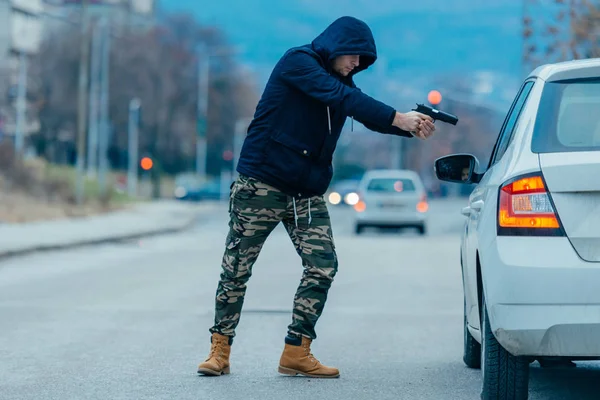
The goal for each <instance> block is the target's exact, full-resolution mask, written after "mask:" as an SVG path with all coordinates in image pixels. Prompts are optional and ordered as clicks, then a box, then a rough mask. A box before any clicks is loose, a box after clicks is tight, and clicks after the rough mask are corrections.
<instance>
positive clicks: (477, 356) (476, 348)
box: [463, 301, 481, 369]
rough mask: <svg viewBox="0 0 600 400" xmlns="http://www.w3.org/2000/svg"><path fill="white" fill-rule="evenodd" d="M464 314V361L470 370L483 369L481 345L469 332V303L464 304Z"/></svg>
mask: <svg viewBox="0 0 600 400" xmlns="http://www.w3.org/2000/svg"><path fill="white" fill-rule="evenodd" d="M463 309H464V312H463V316H464V328H463V331H464V332H463V336H464V341H463V343H464V350H463V361H464V363H465V365H466V366H467V367H469V368H475V369H478V368H481V344H479V342H478V341H477V340H475V338H473V336H472V335H471V332H469V328H468V327H467V326H468V323H467V303H466V301H465V302H464V306H463Z"/></svg>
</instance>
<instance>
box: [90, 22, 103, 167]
mask: <svg viewBox="0 0 600 400" xmlns="http://www.w3.org/2000/svg"><path fill="white" fill-rule="evenodd" d="M102 33H103V32H102V25H101V24H100V23H99V22H98V21H96V22H95V23H94V26H93V35H92V67H91V68H92V70H91V76H90V96H89V97H90V100H89V101H90V106H89V107H90V116H89V128H88V129H89V131H88V150H87V175H88V177H90V178H93V177H95V176H96V173H97V170H98V95H99V91H100V90H99V87H98V86H99V81H100V79H99V78H100V63H101V60H102V58H101V57H100V54H101V51H102V36H101V34H102Z"/></svg>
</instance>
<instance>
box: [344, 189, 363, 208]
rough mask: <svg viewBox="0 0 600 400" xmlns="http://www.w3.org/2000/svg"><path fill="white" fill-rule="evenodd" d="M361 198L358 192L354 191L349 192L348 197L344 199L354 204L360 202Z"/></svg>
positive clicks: (347, 202) (349, 203)
mask: <svg viewBox="0 0 600 400" xmlns="http://www.w3.org/2000/svg"><path fill="white" fill-rule="evenodd" d="M359 200H360V198H359V197H358V194H356V193H354V192H352V193H348V194H347V195H346V197H344V201H345V202H346V204H348V205H351V206H354V205H356V204H357V203H358V201H359Z"/></svg>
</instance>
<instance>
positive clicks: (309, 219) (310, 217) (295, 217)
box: [292, 197, 312, 228]
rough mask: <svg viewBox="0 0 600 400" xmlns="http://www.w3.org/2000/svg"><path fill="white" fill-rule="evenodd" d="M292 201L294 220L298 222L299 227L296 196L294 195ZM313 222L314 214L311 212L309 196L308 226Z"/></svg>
mask: <svg viewBox="0 0 600 400" xmlns="http://www.w3.org/2000/svg"><path fill="white" fill-rule="evenodd" d="M292 203H293V205H294V222H295V223H296V228H297V227H298V209H297V208H296V197H292ZM311 222H312V214H311V212H310V197H309V198H308V226H310V223H311Z"/></svg>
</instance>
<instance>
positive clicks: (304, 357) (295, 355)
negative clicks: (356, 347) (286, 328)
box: [279, 337, 340, 378]
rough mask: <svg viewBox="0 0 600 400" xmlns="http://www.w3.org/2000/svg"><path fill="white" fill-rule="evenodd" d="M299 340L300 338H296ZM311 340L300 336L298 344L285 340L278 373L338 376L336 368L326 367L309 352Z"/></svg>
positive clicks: (317, 376)
mask: <svg viewBox="0 0 600 400" xmlns="http://www.w3.org/2000/svg"><path fill="white" fill-rule="evenodd" d="M298 342H300V340H298ZM311 342H312V340H310V339H309V338H306V337H302V342H301V343H299V344H298V345H293V344H290V343H289V342H288V341H287V340H286V343H285V348H284V349H283V354H282V355H281V359H280V360H279V373H281V374H285V375H304V376H308V377H311V378H339V376H340V371H339V370H338V369H337V368H333V367H326V366H325V365H323V364H321V363H320V362H319V360H317V359H316V358H315V356H313V355H312V353H311V352H310V344H311Z"/></svg>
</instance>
